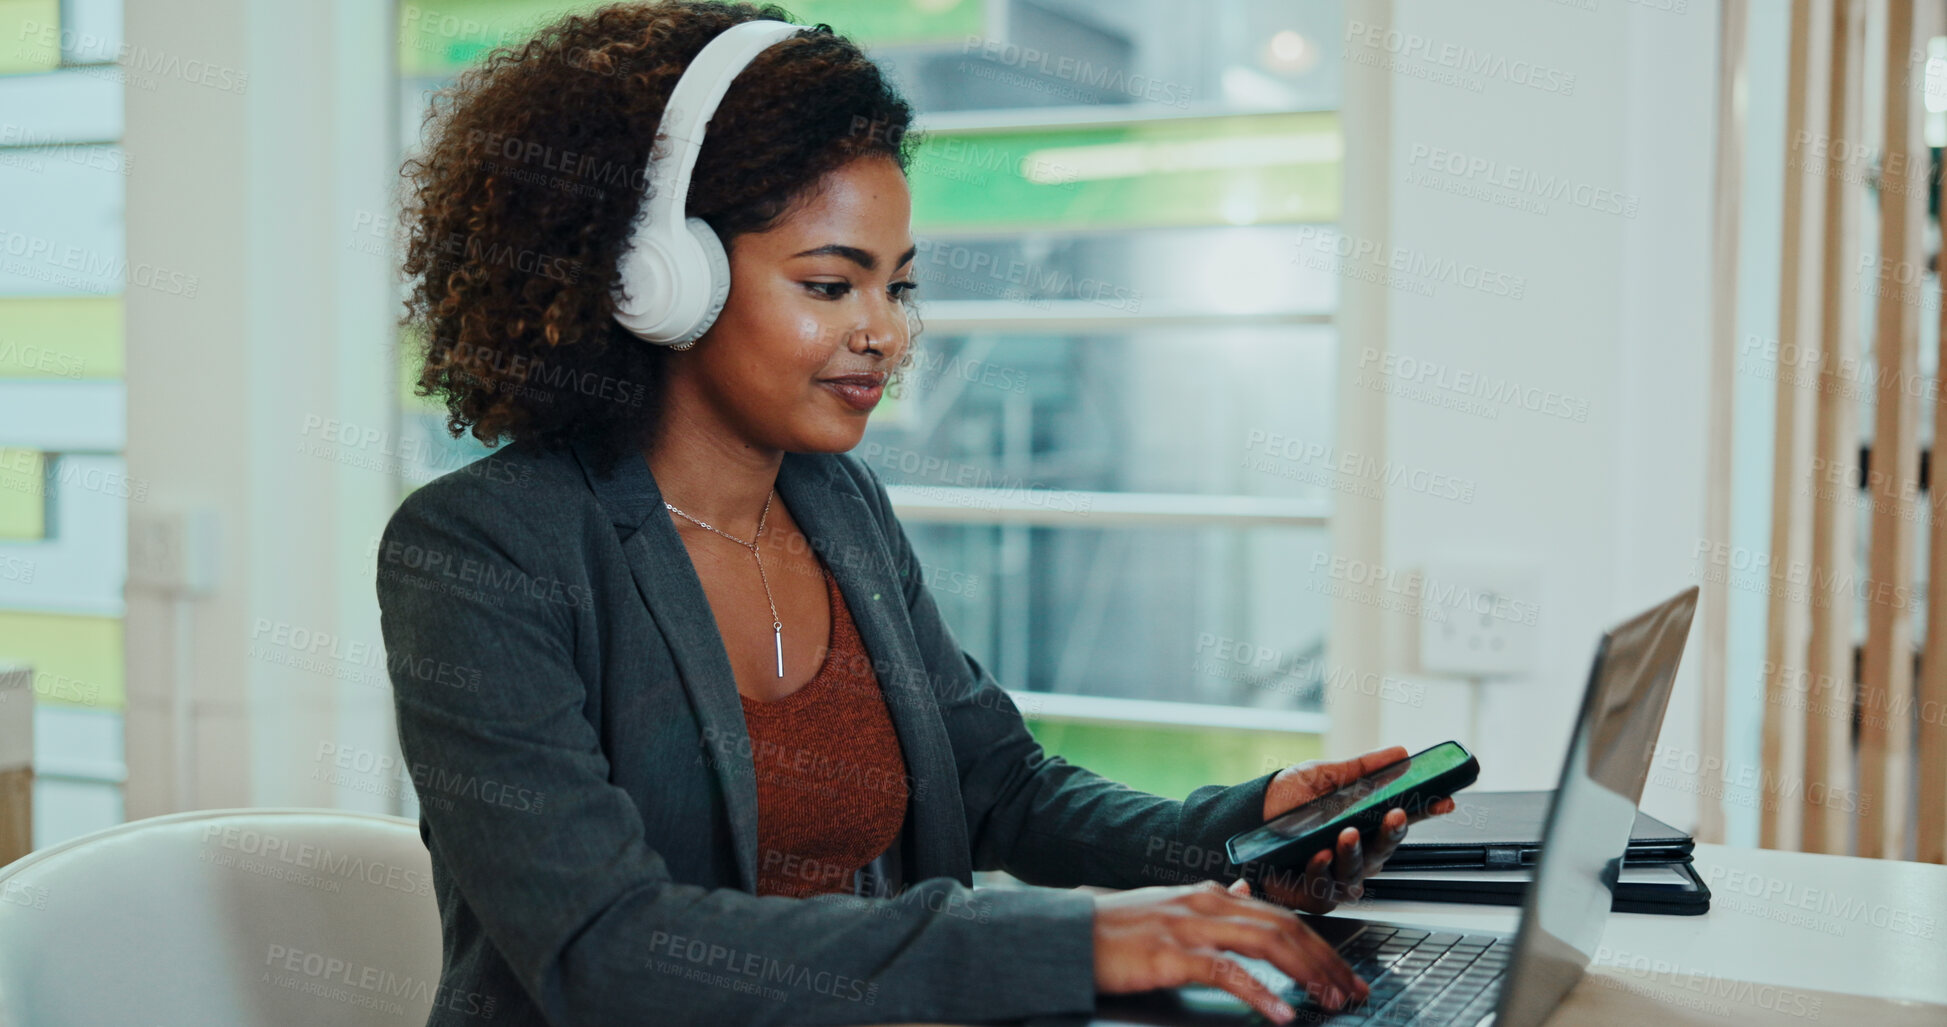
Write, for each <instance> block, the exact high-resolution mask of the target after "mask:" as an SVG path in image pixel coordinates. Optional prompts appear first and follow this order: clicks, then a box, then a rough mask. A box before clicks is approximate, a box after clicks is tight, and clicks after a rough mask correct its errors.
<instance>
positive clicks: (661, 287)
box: [615, 19, 805, 349]
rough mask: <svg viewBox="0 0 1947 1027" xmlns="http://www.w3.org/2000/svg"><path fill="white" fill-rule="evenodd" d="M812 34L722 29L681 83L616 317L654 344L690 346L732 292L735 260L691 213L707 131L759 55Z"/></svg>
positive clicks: (757, 27) (627, 252) (668, 109)
mask: <svg viewBox="0 0 1947 1027" xmlns="http://www.w3.org/2000/svg"><path fill="white" fill-rule="evenodd" d="M804 30H805V26H803V25H793V24H791V23H790V22H783V21H773V20H768V19H765V20H758V21H746V22H741V23H739V24H736V25H732V26H731V27H730V28H727V29H725V30H723V32H721V33H719V34H718V35H717V37H716V38H715V39H712V40H710V42H709V43H708V44H707V45H705V46H704V47H703V49H702V50H701V51H699V52H698V53H697V55H696V57H695V58H694V59H693V60H691V61H690V64H689V67H687V68H685V69H683V74H682V76H681V77H679V78H678V79H677V81H676V88H675V89H674V90H673V91H671V93H670V95H669V102H668V104H666V105H665V106H664V108H663V116H662V123H661V125H660V126H659V127H658V129H657V135H658V136H659V137H661V138H664V139H667V140H668V149H667V154H666V156H665V157H664V158H663V159H662V160H656V159H655V157H654V144H653V143H652V145H651V156H650V159H649V167H648V170H647V176H646V177H647V179H648V183H649V199H648V201H647V202H645V203H644V204H643V205H642V210H641V212H640V213H639V214H638V215H637V220H636V222H635V226H634V229H633V230H632V231H631V233H630V235H629V244H628V246H627V247H626V248H625V249H624V251H623V254H622V260H621V270H622V281H621V284H620V286H619V288H618V289H617V291H616V294H615V301H616V309H615V319H616V320H617V321H618V322H620V323H621V324H622V326H623V327H624V328H627V329H628V330H629V331H630V332H632V333H634V334H635V335H636V336H638V337H639V338H641V339H643V340H644V341H647V342H652V343H657V344H660V345H667V346H672V347H674V348H676V349H688V348H689V347H690V346H691V345H693V344H694V343H695V341H696V339H697V337H699V336H701V335H702V334H703V333H704V332H705V331H706V330H708V329H709V327H710V325H711V323H712V322H714V321H715V320H716V317H717V314H718V313H719V312H721V311H722V309H723V303H724V300H725V298H726V297H727V296H728V295H729V292H730V261H729V257H728V255H727V253H726V252H725V251H724V248H723V243H722V241H721V240H719V239H718V238H717V236H716V233H715V232H713V231H711V230H710V227H709V226H708V225H707V224H705V223H704V221H703V219H702V218H692V217H687V216H686V215H685V207H686V205H687V200H688V198H689V191H690V175H691V173H692V172H693V171H694V170H695V168H696V158H697V155H698V154H699V153H701V152H702V149H703V131H704V128H705V127H706V126H708V125H709V123H710V119H711V118H712V117H713V116H714V115H715V114H716V110H717V105H718V104H719V103H721V102H722V101H723V94H724V93H725V92H727V91H728V90H729V89H730V83H731V82H733V81H735V79H736V77H737V74H738V73H739V72H741V71H743V69H744V68H745V67H746V66H748V65H749V64H750V62H751V61H752V60H755V59H756V57H757V55H758V54H760V53H763V52H764V51H765V50H768V49H770V48H771V47H773V46H775V45H777V44H778V43H780V42H782V41H784V40H785V39H788V38H790V37H792V36H794V35H797V34H798V33H800V32H803V31H804Z"/></svg>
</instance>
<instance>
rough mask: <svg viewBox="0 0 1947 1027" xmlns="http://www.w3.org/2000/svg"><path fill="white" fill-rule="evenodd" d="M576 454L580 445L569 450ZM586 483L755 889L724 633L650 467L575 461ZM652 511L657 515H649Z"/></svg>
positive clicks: (743, 743)
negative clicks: (674, 680)
mask: <svg viewBox="0 0 1947 1027" xmlns="http://www.w3.org/2000/svg"><path fill="white" fill-rule="evenodd" d="M576 455H577V456H578V457H582V450H581V448H580V447H579V446H577V447H576ZM582 470H583V473H584V474H585V475H586V476H587V478H588V482H589V485H590V487H592V488H593V489H594V490H595V494H596V495H597V496H599V497H600V498H601V500H602V503H603V505H604V506H606V507H607V508H608V509H609V511H610V513H611V515H612V520H613V521H614V523H615V526H616V528H617V529H618V534H619V536H620V537H621V539H622V553H623V555H624V556H626V557H627V558H628V561H629V573H630V574H631V575H632V576H633V577H634V578H635V584H636V591H638V592H640V593H641V594H642V599H643V602H645V603H647V604H648V606H649V613H650V616H651V617H653V618H654V619H655V621H656V626H657V627H659V628H661V629H662V637H663V640H664V642H665V643H666V644H667V645H668V646H669V652H670V656H671V657H672V658H673V659H674V661H675V664H676V673H677V676H678V677H680V678H681V679H682V682H683V688H684V690H685V691H687V692H688V693H689V698H690V705H691V707H692V708H694V709H695V710H696V718H697V721H698V726H699V728H700V729H701V732H702V735H703V744H704V745H705V746H706V747H708V748H709V749H710V750H711V759H710V763H711V764H712V766H714V767H715V768H716V773H717V781H718V783H719V784H720V785H721V786H722V787H723V798H724V805H725V807H726V811H727V813H728V816H729V820H730V837H731V845H732V848H733V849H734V854H735V856H736V859H737V875H738V879H739V880H740V881H741V882H742V885H743V888H744V890H745V891H749V892H755V891H756V890H757V776H756V770H755V768H754V767H753V766H752V764H751V761H750V756H749V755H748V754H749V752H750V735H749V733H748V732H747V731H746V729H745V727H744V708H743V704H742V703H741V702H740V701H739V700H738V698H737V678H736V675H735V674H734V673H733V672H732V671H731V669H730V654H729V653H727V652H725V651H724V648H723V635H722V633H721V632H720V631H719V630H718V628H717V621H716V616H715V615H714V614H712V613H711V612H710V600H709V597H708V596H706V595H704V593H703V582H702V581H701V580H699V579H698V578H697V576H696V567H695V565H694V564H692V563H691V562H690V555H689V550H687V549H685V548H684V547H683V540H682V537H681V536H679V535H678V534H676V526H675V525H674V524H672V523H670V520H669V515H668V513H667V512H665V511H664V509H663V498H662V491H661V490H660V489H658V488H657V487H656V480H655V478H654V476H652V475H651V474H650V473H649V464H648V461H647V460H646V459H644V458H643V457H642V456H641V455H640V454H630V455H627V456H624V457H623V458H622V459H621V460H620V461H619V462H618V463H617V465H616V469H615V472H614V474H613V475H612V476H611V477H609V478H597V477H595V475H594V473H593V472H592V471H591V470H590V469H589V462H588V461H587V459H586V458H585V457H583V458H582ZM651 513H660V514H662V516H659V517H653V516H650V514H651Z"/></svg>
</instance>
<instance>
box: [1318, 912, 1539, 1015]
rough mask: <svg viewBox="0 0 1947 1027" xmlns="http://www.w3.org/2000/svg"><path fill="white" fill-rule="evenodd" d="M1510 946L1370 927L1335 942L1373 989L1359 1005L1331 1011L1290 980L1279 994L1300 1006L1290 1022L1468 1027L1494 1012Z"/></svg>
mask: <svg viewBox="0 0 1947 1027" xmlns="http://www.w3.org/2000/svg"><path fill="white" fill-rule="evenodd" d="M1512 945H1513V939H1510V938H1507V937H1504V936H1502V935H1496V934H1455V933H1446V932H1434V931H1420V930H1414V929H1413V928H1410V927H1392V926H1389V925H1386V924H1370V925H1368V926H1367V927H1366V929H1365V930H1363V931H1360V932H1359V933H1358V934H1356V935H1353V936H1352V937H1351V938H1349V939H1347V940H1346V941H1345V943H1344V944H1343V945H1340V946H1339V954H1340V955H1341V956H1344V957H1345V961H1346V962H1347V963H1350V964H1352V972H1354V973H1356V974H1358V975H1359V976H1360V977H1362V978H1364V979H1365V982H1366V983H1367V984H1368V985H1370V986H1371V988H1372V994H1371V995H1370V996H1369V997H1368V998H1367V999H1366V1001H1365V1002H1364V1003H1362V1004H1359V1005H1355V1006H1347V1007H1345V1008H1344V1009H1342V1010H1339V1011H1338V1012H1333V1011H1331V1010H1328V1009H1325V1008H1324V1007H1323V1006H1320V1005H1318V1004H1317V1003H1316V1002H1313V1001H1312V1000H1311V998H1310V996H1308V995H1307V994H1306V993H1305V991H1304V989H1302V988H1299V987H1297V986H1295V985H1294V986H1293V987H1292V988H1291V989H1290V991H1289V992H1287V993H1286V994H1285V995H1284V996H1283V998H1284V999H1285V1001H1287V1002H1289V1003H1291V1006H1292V1008H1294V1009H1296V1010H1297V1011H1298V1019H1297V1020H1295V1021H1293V1022H1295V1023H1305V1024H1331V1025H1332V1027H1341V1025H1347V1024H1375V1025H1376V1024H1389V1025H1400V1027H1404V1025H1408V1024H1417V1025H1422V1027H1433V1025H1436V1024H1438V1025H1443V1027H1445V1025H1454V1027H1470V1025H1472V1024H1477V1023H1479V1022H1480V1021H1482V1020H1484V1019H1486V1018H1487V1017H1488V1015H1489V1014H1491V1013H1493V1012H1494V1005H1495V1002H1496V1000H1497V999H1499V998H1500V994H1501V976H1502V974H1504V973H1505V972H1506V971H1507V964H1508V952H1509V950H1510V948H1511V946H1512Z"/></svg>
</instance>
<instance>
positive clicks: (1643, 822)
mask: <svg viewBox="0 0 1947 1027" xmlns="http://www.w3.org/2000/svg"><path fill="white" fill-rule="evenodd" d="M1554 798H1555V793H1554V792H1553V791H1552V790H1550V791H1541V792H1462V793H1460V794H1459V795H1456V796H1454V802H1455V804H1456V808H1455V809H1454V811H1453V812H1452V813H1447V814H1444V815H1442V816H1437V817H1428V818H1426V819H1425V820H1422V821H1420V822H1419V823H1417V824H1414V825H1413V827H1412V828H1411V829H1410V830H1408V831H1407V832H1406V840H1405V841H1403V842H1401V843H1400V845H1399V848H1398V849H1396V850H1394V851H1393V854H1392V856H1391V857H1390V858H1389V859H1387V860H1386V866H1387V867H1388V868H1392V867H1453V868H1473V869H1479V870H1503V869H1512V868H1515V867H1525V866H1533V865H1534V863H1535V854H1536V853H1538V852H1540V851H1541V827H1542V822H1543V821H1545V820H1547V819H1548V804H1549V803H1550V802H1551V801H1553V800H1554ZM1694 845H1695V842H1694V841H1693V839H1691V837H1690V836H1689V835H1687V834H1684V833H1683V832H1682V831H1679V830H1677V829H1676V828H1674V827H1671V826H1670V825H1668V824H1666V823H1664V822H1663V821H1661V820H1658V819H1656V818H1655V817H1653V816H1650V815H1649V814H1648V813H1644V812H1643V811H1641V810H1637V811H1636V824H1635V826H1634V827H1632V828H1630V831H1629V850H1628V852H1627V853H1626V854H1625V855H1624V856H1623V862H1624V863H1672V862H1681V861H1684V860H1688V859H1689V858H1690V850H1691V849H1692V848H1693V847H1694Z"/></svg>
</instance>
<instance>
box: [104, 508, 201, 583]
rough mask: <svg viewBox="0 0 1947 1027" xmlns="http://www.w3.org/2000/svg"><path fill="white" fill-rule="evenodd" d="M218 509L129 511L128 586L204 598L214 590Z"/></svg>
mask: <svg viewBox="0 0 1947 1027" xmlns="http://www.w3.org/2000/svg"><path fill="white" fill-rule="evenodd" d="M217 529H218V525H217V516H216V511H214V510H208V509H196V510H188V511H175V510H170V511H162V510H147V509H143V510H131V511H129V518H128V579H127V580H128V587H129V588H131V589H134V590H137V591H145V592H155V593H161V594H163V595H174V596H183V597H186V598H201V597H203V596H207V595H209V594H210V593H211V592H212V591H213V590H214V589H215V588H216V575H217V562H216V561H217V550H218V548H219V539H220V538H221V536H220V534H219V532H218V530H217Z"/></svg>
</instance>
